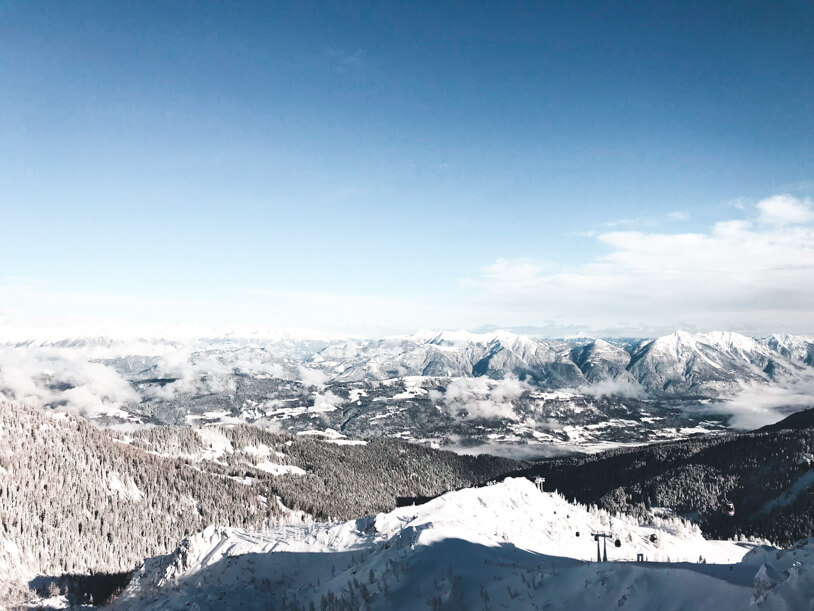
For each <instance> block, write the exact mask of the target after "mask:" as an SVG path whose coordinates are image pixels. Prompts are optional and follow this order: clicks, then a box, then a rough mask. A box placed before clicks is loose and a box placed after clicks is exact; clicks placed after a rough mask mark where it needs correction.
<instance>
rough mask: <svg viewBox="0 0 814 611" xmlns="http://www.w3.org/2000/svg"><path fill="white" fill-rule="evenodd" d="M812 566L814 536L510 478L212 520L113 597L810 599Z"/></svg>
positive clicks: (137, 603) (139, 602) (125, 602)
mask: <svg viewBox="0 0 814 611" xmlns="http://www.w3.org/2000/svg"><path fill="white" fill-rule="evenodd" d="M593 531H602V532H608V533H612V537H611V539H610V540H609V547H608V552H607V553H608V557H609V560H611V561H612V562H609V563H597V562H594V560H595V556H596V543H595V542H594V540H593V539H592V538H591V536H590V535H591V533H592V532H593ZM616 540H618V541H619V547H616V546H615V541H616ZM750 550H751V551H750ZM638 554H642V555H643V556H644V557H645V558H646V559H647V560H648V562H633V561H635V559H636V557H637V555H638ZM699 561H703V563H701V562H699ZM813 566H814V540H811V541H810V542H808V543H807V544H801V545H800V546H799V547H798V548H796V549H792V550H787V551H778V550H775V549H773V548H768V547H754V546H752V545H749V544H739V543H734V542H725V541H707V540H704V539H703V537H702V536H701V534H700V532H699V531H698V529H697V528H696V527H694V526H690V525H687V524H686V523H682V522H680V521H677V520H672V519H666V520H660V519H654V521H653V523H652V524H648V525H642V524H638V523H637V522H636V521H635V520H633V519H632V518H628V517H612V516H610V515H609V514H607V513H605V512H602V511H597V510H593V509H587V508H585V507H582V506H577V505H573V504H570V503H568V502H566V501H565V500H564V499H563V498H561V497H559V496H558V495H556V494H551V493H543V492H540V491H538V490H537V488H536V487H535V486H534V484H532V483H531V482H529V481H528V480H525V479H509V480H506V481H505V482H503V483H500V484H495V485H492V486H487V487H484V488H477V489H467V490H461V491H457V492H451V493H448V494H445V495H444V496H442V497H439V498H437V499H435V500H433V501H430V502H429V503H426V504H425V505H421V506H414V507H405V508H400V509H396V510H394V511H392V512H390V513H386V514H379V515H378V516H375V517H370V518H364V519H360V520H356V521H351V522H345V523H340V524H317V525H313V526H288V527H280V528H275V529H272V530H269V531H265V532H261V533H253V532H246V531H243V530H238V529H217V528H209V529H207V530H206V531H204V532H203V533H200V534H198V535H196V536H194V537H191V538H189V539H187V540H185V541H184V542H183V543H182V544H181V545H180V546H179V548H178V549H177V550H176V551H175V552H174V553H172V554H169V555H167V556H162V557H157V558H153V559H150V560H148V561H147V562H146V564H145V566H144V567H143V568H142V569H140V570H139V571H138V572H137V573H136V575H135V576H134V578H133V580H132V582H131V584H130V585H129V587H128V588H127V589H126V591H125V592H124V594H123V595H122V596H121V597H120V598H119V599H118V601H117V602H116V603H115V604H114V607H115V608H119V609H186V608H200V609H208V608H211V609H215V608H226V606H228V607H230V608H243V609H266V608H281V607H282V606H283V604H284V601H285V604H288V605H290V604H291V603H294V602H296V603H297V604H298V605H300V607H301V608H306V609H307V608H309V604H310V603H313V604H314V606H315V607H316V608H320V606H321V603H322V601H323V600H326V601H327V600H330V599H337V600H342V601H343V602H344V603H348V604H350V605H351V608H364V606H365V604H366V603H367V604H369V605H370V607H371V608H374V609H416V608H418V609H420V608H433V607H434V606H436V607H437V606H438V605H441V606H448V607H449V608H464V609H481V608H495V609H496V608H540V609H542V608H547V609H609V608H622V609H636V610H649V609H655V608H659V609H688V608H704V609H748V608H750V604H751V605H756V606H757V608H766V609H810V608H811V602H810V601H811V600H812V596H814V568H813ZM801 605H802V606H801ZM752 608H755V607H752Z"/></svg>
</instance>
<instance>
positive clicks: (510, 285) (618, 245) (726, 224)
mask: <svg viewBox="0 0 814 611" xmlns="http://www.w3.org/2000/svg"><path fill="white" fill-rule="evenodd" d="M593 239H595V240H597V241H598V242H599V244H600V245H601V246H602V247H604V248H605V249H606V250H607V251H608V252H607V253H606V254H604V255H602V256H600V257H598V258H596V259H594V260H593V261H591V262H589V263H587V264H584V265H579V266H577V267H572V268H569V267H567V266H564V265H560V266H556V267H554V268H552V266H551V265H543V264H540V263H535V262H533V261H532V260H530V259H520V260H510V259H498V260H497V261H495V262H494V263H493V264H491V265H489V266H487V267H486V268H484V269H483V270H482V273H481V275H480V277H478V278H476V279H470V280H467V281H465V282H464V284H465V285H466V286H468V287H469V288H471V289H474V290H476V291H478V292H483V293H486V294H488V295H489V296H490V297H491V303H492V307H494V308H498V309H499V308H501V307H503V308H506V309H507V310H508V311H511V312H515V316H516V315H517V314H516V313H518V312H520V313H522V314H523V315H524V316H525V318H526V320H529V319H532V318H535V317H536V318H537V319H539V320H556V321H559V322H560V323H576V324H580V323H583V324H588V325H590V326H592V327H593V328H610V327H614V326H616V327H620V326H622V327H628V328H640V329H664V330H667V329H671V328H679V327H681V328H691V329H693V328H695V329H711V328H715V329H727V330H728V329H736V330H741V331H744V332H747V333H769V332H772V331H778V330H781V331H782V330H788V331H790V332H798V333H810V332H812V331H814V308H812V307H811V304H812V303H814V282H812V278H814V205H812V202H811V201H810V200H808V199H805V200H804V199H798V198H795V197H792V196H789V195H778V196H775V197H770V198H767V199H764V200H762V201H760V202H758V203H757V204H756V205H755V206H754V208H753V209H752V210H751V214H750V216H749V217H748V218H744V219H737V220H728V221H722V222H718V223H715V224H714V225H713V226H712V227H711V228H710V229H709V230H708V231H706V232H701V233H649V232H642V231H609V232H604V233H599V234H597V235H596V236H594V238H593Z"/></svg>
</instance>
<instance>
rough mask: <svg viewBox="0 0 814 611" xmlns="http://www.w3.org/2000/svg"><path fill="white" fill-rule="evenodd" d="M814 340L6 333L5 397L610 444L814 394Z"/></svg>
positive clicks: (424, 434) (270, 421)
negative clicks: (13, 337) (40, 336)
mask: <svg viewBox="0 0 814 611" xmlns="http://www.w3.org/2000/svg"><path fill="white" fill-rule="evenodd" d="M813 365H814V339H811V338H806V337H800V336H789V335H773V336H771V337H768V338H761V339H753V338H749V337H746V336H743V335H739V334H737V333H729V332H726V333H724V332H711V333H700V334H689V333H686V332H682V331H676V332H675V333H672V334H670V335H666V336H663V337H659V338H656V339H649V340H629V341H623V340H603V339H590V338H576V339H565V340H551V339H542V338H534V337H528V336H523V335H517V334H514V333H509V332H503V331H499V332H494V333H486V334H477V333H469V332H466V331H443V332H431V331H419V332H416V333H414V334H411V335H407V336H397V337H387V338H380V339H360V338H345V339H342V338H337V337H333V336H325V337H321V336H319V335H318V334H306V333H296V334H295V333H290V334H283V333H277V334H271V335H269V336H268V337H263V336H258V335H256V336H251V337H245V338H240V337H236V336H225V337H217V338H203V339H198V340H183V341H181V340H168V339H157V340H135V341H134V340H129V341H120V340H115V339H111V338H78V339H66V340H58V341H46V340H31V341H24V342H14V343H6V344H3V345H2V346H0V395H2V396H3V397H5V398H6V399H9V400H13V401H18V402H22V403H27V404H31V405H35V406H49V407H54V408H60V409H64V410H67V411H73V412H75V413H79V414H81V415H84V416H86V417H89V418H91V419H94V420H96V421H97V422H98V423H101V424H107V425H115V424H123V423H129V424H139V423H176V424H182V423H197V424H201V423H206V422H215V421H217V422H234V421H246V422H259V423H263V424H267V425H270V426H273V427H275V428H282V429H285V430H291V431H306V430H312V429H319V430H323V431H324V430H326V429H329V428H330V429H335V430H338V431H340V432H342V433H343V434H346V435H351V436H362V437H366V436H371V435H388V436H400V437H402V438H404V439H411V440H422V441H429V442H432V443H438V444H446V445H450V446H462V447H464V448H465V449H467V451H476V450H478V449H489V448H494V447H497V446H503V447H504V449H505V447H507V446H511V445H512V444H514V445H528V444H531V445H534V446H539V448H538V450H539V451H540V452H542V451H543V449H544V448H548V449H551V448H553V447H555V446H556V447H567V448H569V449H572V448H578V449H580V448H581V449H601V448H604V447H607V446H608V445H613V444H617V445H618V444H630V443H642V442H646V441H654V440H659V439H671V438H676V437H684V436H687V435H690V434H692V433H697V432H710V431H716V430H724V429H726V428H727V427H729V426H735V427H737V428H753V427H756V426H760V425H764V424H768V423H770V422H772V421H774V420H777V419H779V418H781V417H783V416H784V415H785V414H786V413H788V412H790V411H794V410H796V409H802V408H804V407H811V406H812V405H814V399H812V396H814V366H813Z"/></svg>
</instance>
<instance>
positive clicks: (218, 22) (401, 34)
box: [0, 1, 814, 334]
mask: <svg viewBox="0 0 814 611" xmlns="http://www.w3.org/2000/svg"><path fill="white" fill-rule="evenodd" d="M340 4H347V5H352V6H341V5H335V4H332V3H293V4H292V5H291V6H289V7H288V8H285V7H283V8H280V7H273V6H270V5H269V3H251V2H248V3H241V6H240V7H235V6H231V5H230V4H227V3H206V2H196V3H192V2H171V3H167V2H158V3H150V2H140V3H126V4H125V3H110V2H92V1H91V2H76V3H69V2H56V3H49V2H37V3H28V2H0V91H2V92H3V94H2V96H0V212H2V222H1V223H0V317H2V318H0V323H2V324H5V325H6V326H11V325H20V324H23V323H25V324H29V323H30V324H40V323H42V324H45V323H48V324H50V323H55V324H56V323H57V322H59V323H66V324H67V323H69V322H77V321H83V322H84V323H88V324H91V323H93V322H94V321H102V320H116V321H120V322H122V321H129V322H132V323H144V324H147V323H150V324H158V323H167V324H172V323H178V322H184V323H190V322H196V323H201V324H210V325H216V324H217V325H233V324H245V325H263V326H269V327H289V326H307V327H317V328H325V329H330V330H347V331H355V332H366V333H381V332H391V331H392V332H395V331H407V330H410V329H413V328H417V327H434V328H438V327H468V328H470V329H473V328H478V327H481V326H485V325H496V326H505V327H530V328H538V329H540V330H541V331H540V332H544V333H549V334H563V333H569V332H577V331H587V332H595V333H599V332H603V333H605V334H627V333H643V334H647V333H655V332H660V331H662V330H666V329H668V328H673V327H677V326H684V327H688V328H697V329H706V328H712V327H718V328H720V327H722V326H727V327H729V328H731V329H732V330H739V331H744V332H750V333H763V332H768V331H770V330H784V331H790V332H805V333H812V332H814V314H812V313H811V311H812V310H814V308H812V307H811V305H812V304H814V294H813V293H809V292H808V289H806V288H805V287H802V286H801V285H805V284H806V282H805V279H806V278H809V279H812V278H814V267H809V265H812V264H814V256H813V255H812V250H811V246H810V242H811V240H810V239H809V238H811V237H812V218H811V217H810V216H809V213H810V211H811V209H812V206H811V201H810V197H811V195H812V193H813V192H814V154H813V153H814V148H813V147H814V5H812V4H811V3H807V2H779V3H766V2H717V3H705V2H677V3H669V2H653V3H635V5H634V4H633V3H630V4H626V3H606V2H596V3H582V2H574V3H528V4H522V3H513V4H509V3H478V4H475V3H456V4H452V3H443V4H442V3H426V4H421V3H414V4H412V5H410V6H401V5H398V4H391V3H381V2H376V3H369V4H366V3H340ZM780 196H782V197H785V198H786V199H782V198H781V199H778V197H780ZM759 202H763V204H762V207H759V206H758V204H759ZM766 202H769V204H766ZM772 206H775V207H777V206H779V208H778V209H779V210H780V212H779V214H780V216H781V217H783V218H782V219H781V220H780V221H778V218H779V217H778V213H777V210H776V209H774V208H771V207H772ZM784 214H785V216H783V215H784ZM727 223H729V224H727ZM732 223H735V224H737V223H740V224H741V225H740V226H739V227H740V231H741V232H746V233H745V234H744V233H739V234H732V233H731V232H729V233H727V231H726V230H727V228H728V227H732V226H733V225H731V224H732ZM614 236H615V237H614ZM682 236H684V237H682ZM686 236H700V238H697V239H696V240H695V241H693V239H692V238H686ZM699 240H700V242H699ZM654 244H655V245H656V246H654ZM688 244H689V245H690V246H687V245H688ZM699 244H700V246H699ZM687 248H690V249H692V250H693V252H694V253H705V256H706V258H703V257H701V258H696V257H693V256H688V257H685V254H687V253H686V249H687ZM738 248H746V249H747V250H746V252H744V253H740V252H739V251H738ZM756 252H760V253H761V256H760V257H758V258H753V257H751V256H750V255H751V254H754V253H756ZM639 259H648V261H651V263H652V265H649V266H645V268H643V267H642V266H641V265H638V263H636V262H635V261H634V260H639ZM721 259H722V260H725V261H726V262H727V263H726V265H723V264H719V263H717V262H718V261H719V260H721ZM765 261H768V262H769V264H766V265H764V263H763V262H765ZM791 268H794V269H795V270H796V271H794V272H788V270H789V269H791ZM664 269H667V270H668V272H669V273H668V274H667V276H669V277H670V282H665V274H664V273H663V271H662V270H664ZM778 270H781V271H780V272H778ZM783 270H785V271H783ZM671 274H672V275H671ZM696 278H703V280H704V282H706V283H708V284H709V287H708V288H706V287H699V281H697V280H696ZM732 278H736V279H737V281H733V280H732ZM811 284H814V282H812V283H811ZM631 287H633V288H631ZM761 287H762V288H761ZM701 288H704V289H705V290H701ZM758 289H761V290H758ZM643 297H644V298H643Z"/></svg>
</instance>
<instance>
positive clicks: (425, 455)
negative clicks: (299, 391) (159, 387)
mask: <svg viewBox="0 0 814 611" xmlns="http://www.w3.org/2000/svg"><path fill="white" fill-rule="evenodd" d="M131 442H132V443H133V444H134V445H135V446H138V447H141V448H144V449H145V450H149V451H152V452H159V453H162V454H171V455H174V456H181V457H185V458H187V459H189V460H192V461H200V462H201V463H202V464H203V465H204V466H203V467H202V468H206V469H208V470H211V471H214V472H219V473H223V474H224V475H229V476H231V477H244V478H245V477H249V478H256V477H258V476H260V477H262V476H263V475H264V474H265V473H267V472H277V473H281V474H286V476H285V477H282V476H280V477H273V478H270V483H269V486H270V490H271V492H272V494H276V495H278V496H279V497H280V499H281V500H282V502H283V503H284V504H285V505H286V507H289V508H291V509H297V510H302V511H305V512H307V513H309V514H311V515H313V516H314V517H316V518H318V519H329V518H334V519H342V520H347V519H352V518H358V517H360V516H364V515H368V514H373V513H378V512H380V511H389V510H390V509H393V507H395V504H396V500H397V499H398V498H399V497H405V498H409V497H427V496H436V495H438V494H441V493H442V492H446V491H448V490H454V489H458V488H464V487H467V486H473V485H478V484H481V483H483V482H486V481H489V480H491V479H494V478H496V477H498V476H500V475H502V474H504V473H507V472H509V471H512V470H515V469H517V467H518V466H519V465H520V464H521V463H518V462H516V461H513V460H509V459H505V458H498V457H494V456H488V455H481V456H478V457H472V456H461V455H458V454H455V453H453V452H447V451H442V450H435V449H433V448H429V447H427V446H420V445H416V444H411V443H406V442H402V441H398V440H394V439H384V438H377V439H374V440H371V441H370V442H351V443H348V441H347V440H342V439H340V440H336V439H334V440H332V439H326V438H323V437H321V436H312V435H289V434H281V433H271V432H269V431H266V430H264V429H261V428H259V427H256V426H250V425H238V426H218V427H207V428H204V429H195V428H191V427H173V426H163V427H156V428H152V429H144V430H140V431H138V432H136V433H134V434H133V436H132V438H131ZM207 457H208V458H209V459H208V460H207ZM252 467H254V468H252ZM258 472H259V473H258Z"/></svg>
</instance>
